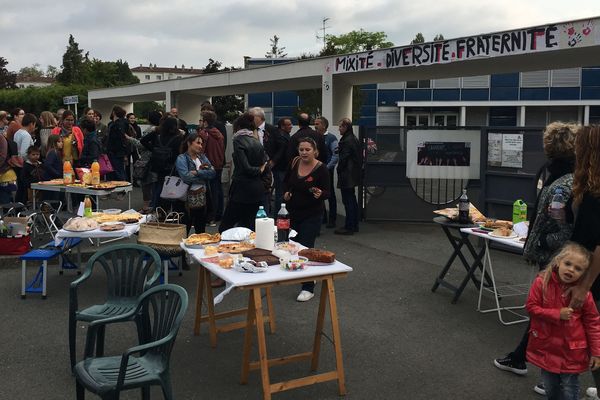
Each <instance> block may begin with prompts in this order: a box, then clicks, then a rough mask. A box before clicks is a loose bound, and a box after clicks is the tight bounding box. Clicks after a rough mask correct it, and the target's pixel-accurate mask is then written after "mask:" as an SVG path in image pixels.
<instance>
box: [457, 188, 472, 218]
mask: <svg viewBox="0 0 600 400" xmlns="http://www.w3.org/2000/svg"><path fill="white" fill-rule="evenodd" d="M469 208H470V203H469V197H467V189H463V192H462V196H460V199H458V222H459V223H461V224H468V223H469Z"/></svg>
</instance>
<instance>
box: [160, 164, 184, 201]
mask: <svg viewBox="0 0 600 400" xmlns="http://www.w3.org/2000/svg"><path fill="white" fill-rule="evenodd" d="M174 169H175V166H174V165H173V168H171V173H170V174H169V175H170V176H167V177H165V182H164V183H163V187H162V190H161V192H160V198H161V199H166V200H182V201H186V200H187V193H188V190H189V188H190V185H188V184H187V183H185V182H184V181H183V179H181V178H180V177H178V176H173V170H174Z"/></svg>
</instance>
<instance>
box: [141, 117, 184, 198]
mask: <svg viewBox="0 0 600 400" xmlns="http://www.w3.org/2000/svg"><path fill="white" fill-rule="evenodd" d="M182 141H183V135H182V134H181V132H180V131H179V128H178V121H177V118H173V117H166V118H164V119H163V120H162V121H161V123H160V126H159V127H158V129H155V130H153V131H152V132H150V133H148V134H147V135H146V136H144V137H143V138H142V140H140V142H141V143H142V145H143V146H144V147H145V148H146V149H148V150H149V151H150V152H151V155H150V171H152V172H154V173H156V179H157V180H156V183H155V184H154V187H153V189H152V204H151V205H150V206H151V207H157V206H158V205H159V202H160V192H161V191H162V185H163V183H164V180H165V176H167V175H169V174H170V173H171V171H172V170H173V169H174V166H175V160H176V159H177V156H178V155H179V148H180V147H181V142H182Z"/></svg>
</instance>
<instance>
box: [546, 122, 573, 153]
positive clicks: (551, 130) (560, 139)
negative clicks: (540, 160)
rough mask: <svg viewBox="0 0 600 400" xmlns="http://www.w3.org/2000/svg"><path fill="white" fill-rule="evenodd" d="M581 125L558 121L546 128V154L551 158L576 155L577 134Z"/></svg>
mask: <svg viewBox="0 0 600 400" xmlns="http://www.w3.org/2000/svg"><path fill="white" fill-rule="evenodd" d="M580 128H581V125H578V124H574V123H564V122H561V121H556V122H552V123H550V124H549V125H548V126H546V129H544V136H543V143H544V154H545V155H546V157H547V158H549V159H555V158H573V157H575V135H576V134H577V131H578V130H579V129H580Z"/></svg>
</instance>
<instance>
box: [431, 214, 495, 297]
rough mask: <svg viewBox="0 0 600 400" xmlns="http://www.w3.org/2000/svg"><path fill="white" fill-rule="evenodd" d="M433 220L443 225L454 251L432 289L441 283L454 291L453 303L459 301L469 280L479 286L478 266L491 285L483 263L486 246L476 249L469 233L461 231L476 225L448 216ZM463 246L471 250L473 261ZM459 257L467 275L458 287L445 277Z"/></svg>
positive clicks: (435, 288) (434, 289)
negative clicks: (467, 256) (476, 273)
mask: <svg viewBox="0 0 600 400" xmlns="http://www.w3.org/2000/svg"><path fill="white" fill-rule="evenodd" d="M433 222H435V223H436V224H438V225H440V226H441V228H442V230H443V231H444V233H445V234H446V237H447V238H448V241H449V242H450V244H451V245H452V248H453V249H454V251H453V252H452V255H451V256H450V258H449V259H448V261H447V262H446V265H444V268H443V269H442V271H441V272H440V274H439V275H438V277H437V278H436V279H435V283H434V284H433V287H432V288H431V291H432V292H435V291H436V290H437V288H438V287H439V286H440V285H442V286H444V287H445V288H448V289H450V290H451V291H453V292H454V297H453V298H452V304H456V302H457V301H458V298H459V297H460V295H461V294H462V292H463V290H465V287H466V286H467V284H468V283H469V280H471V281H472V282H473V284H474V285H475V287H477V288H479V286H480V281H479V279H477V277H476V276H475V272H476V271H477V268H479V269H480V270H481V273H482V276H484V277H485V281H486V284H487V285H491V283H492V282H491V280H490V277H489V276H488V275H487V274H485V273H484V269H483V263H482V260H483V256H484V255H485V248H482V249H481V250H479V251H477V250H476V249H475V247H473V244H472V243H471V242H470V240H469V235H468V233H465V232H461V230H462V228H472V227H474V225H473V224H460V223H458V222H454V221H452V220H450V219H448V218H446V217H435V218H434V219H433ZM452 231H454V232H455V233H458V235H455V234H453V232H452ZM463 246H464V247H466V248H467V250H468V251H469V254H470V255H471V256H472V257H473V263H471V264H469V262H468V261H467V259H466V258H465V255H464V254H463V253H462V251H463V250H462V249H463ZM457 257H458V259H459V260H460V261H461V263H462V265H463V267H464V268H465V270H466V272H467V273H466V275H465V277H464V278H463V280H462V281H461V283H460V285H458V287H457V286H455V285H454V284H452V283H450V282H448V281H447V280H446V279H445V278H446V274H448V271H449V270H450V267H451V266H452V264H453V263H454V260H455V259H456V258H457Z"/></svg>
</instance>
